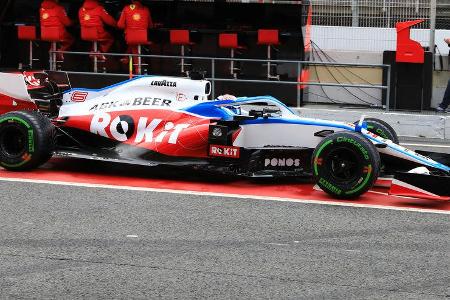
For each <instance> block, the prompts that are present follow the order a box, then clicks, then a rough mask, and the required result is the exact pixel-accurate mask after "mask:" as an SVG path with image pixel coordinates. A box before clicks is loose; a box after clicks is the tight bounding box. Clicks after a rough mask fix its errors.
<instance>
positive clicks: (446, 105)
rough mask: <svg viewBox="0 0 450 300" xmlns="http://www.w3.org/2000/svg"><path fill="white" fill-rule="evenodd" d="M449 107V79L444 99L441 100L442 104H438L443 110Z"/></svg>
mask: <svg viewBox="0 0 450 300" xmlns="http://www.w3.org/2000/svg"><path fill="white" fill-rule="evenodd" d="M449 105H450V79H449V80H448V83H447V88H446V89H445V94H444V98H443V99H442V103H441V104H439V107H440V108H442V109H444V110H445V109H447V107H448V106H449Z"/></svg>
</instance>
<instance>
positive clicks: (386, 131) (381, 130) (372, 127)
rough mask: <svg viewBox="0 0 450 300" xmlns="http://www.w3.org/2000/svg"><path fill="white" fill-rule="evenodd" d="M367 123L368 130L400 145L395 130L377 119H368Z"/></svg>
mask: <svg viewBox="0 0 450 300" xmlns="http://www.w3.org/2000/svg"><path fill="white" fill-rule="evenodd" d="M364 121H365V122H366V123H367V130H368V131H370V132H372V133H375V134H376V135H379V136H381V137H382V138H385V139H388V140H391V141H393V142H394V143H396V144H398V142H399V140H398V136H397V133H396V132H395V130H394V128H392V126H391V125H389V124H388V123H386V122H385V121H383V120H380V119H375V118H367V119H365V120H364Z"/></svg>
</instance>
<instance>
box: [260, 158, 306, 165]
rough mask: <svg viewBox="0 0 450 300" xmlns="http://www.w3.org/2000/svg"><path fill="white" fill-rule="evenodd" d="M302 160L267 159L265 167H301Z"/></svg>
mask: <svg viewBox="0 0 450 300" xmlns="http://www.w3.org/2000/svg"><path fill="white" fill-rule="evenodd" d="M300 166H301V160H300V159H299V158H266V159H264V167H300Z"/></svg>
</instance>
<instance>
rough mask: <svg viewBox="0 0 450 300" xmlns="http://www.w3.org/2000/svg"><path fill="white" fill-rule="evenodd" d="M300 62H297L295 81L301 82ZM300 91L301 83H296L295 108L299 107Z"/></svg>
mask: <svg viewBox="0 0 450 300" xmlns="http://www.w3.org/2000/svg"><path fill="white" fill-rule="evenodd" d="M301 74H302V63H301V62H298V63H297V81H299V82H302V80H303V79H302V78H301V77H302V76H301ZM300 92H301V84H299V85H297V108H299V107H300Z"/></svg>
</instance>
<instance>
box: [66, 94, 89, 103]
mask: <svg viewBox="0 0 450 300" xmlns="http://www.w3.org/2000/svg"><path fill="white" fill-rule="evenodd" d="M88 95H89V93H88V92H74V93H73V94H72V97H71V98H70V100H72V101H73V102H84V101H85V100H86V98H87V96H88Z"/></svg>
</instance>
